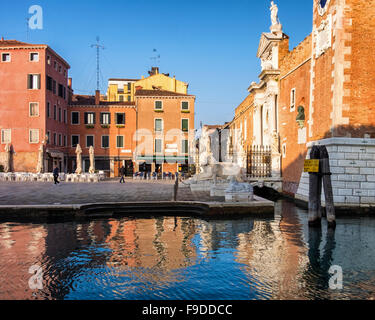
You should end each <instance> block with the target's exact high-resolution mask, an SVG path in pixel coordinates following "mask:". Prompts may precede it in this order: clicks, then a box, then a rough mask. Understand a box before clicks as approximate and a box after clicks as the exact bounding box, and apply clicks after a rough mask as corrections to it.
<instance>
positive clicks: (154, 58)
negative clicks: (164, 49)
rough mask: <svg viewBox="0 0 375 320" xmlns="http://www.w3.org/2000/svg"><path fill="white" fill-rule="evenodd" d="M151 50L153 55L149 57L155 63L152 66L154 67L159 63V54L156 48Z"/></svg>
mask: <svg viewBox="0 0 375 320" xmlns="http://www.w3.org/2000/svg"><path fill="white" fill-rule="evenodd" d="M152 52H153V53H154V56H153V57H151V58H150V59H151V60H152V61H154V64H155V65H154V66H153V67H156V66H157V65H160V54H159V53H158V50H156V49H154V50H152Z"/></svg>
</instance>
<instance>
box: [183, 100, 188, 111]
mask: <svg viewBox="0 0 375 320" xmlns="http://www.w3.org/2000/svg"><path fill="white" fill-rule="evenodd" d="M181 110H182V111H189V102H187V101H182V102H181Z"/></svg>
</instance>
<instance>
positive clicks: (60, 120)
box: [59, 108, 61, 122]
mask: <svg viewBox="0 0 375 320" xmlns="http://www.w3.org/2000/svg"><path fill="white" fill-rule="evenodd" d="M59 122H61V108H59Z"/></svg>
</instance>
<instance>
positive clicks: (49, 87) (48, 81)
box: [46, 76, 53, 91]
mask: <svg viewBox="0 0 375 320" xmlns="http://www.w3.org/2000/svg"><path fill="white" fill-rule="evenodd" d="M52 86H53V79H52V78H51V77H50V76H47V79H46V88H47V90H49V91H52Z"/></svg>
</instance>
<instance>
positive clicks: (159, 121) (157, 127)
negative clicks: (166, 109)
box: [155, 119, 163, 132]
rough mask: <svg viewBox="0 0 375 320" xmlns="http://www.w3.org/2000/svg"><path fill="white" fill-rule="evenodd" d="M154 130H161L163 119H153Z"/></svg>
mask: <svg viewBox="0 0 375 320" xmlns="http://www.w3.org/2000/svg"><path fill="white" fill-rule="evenodd" d="M155 131H156V132H162V131H163V119H155Z"/></svg>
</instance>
